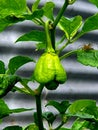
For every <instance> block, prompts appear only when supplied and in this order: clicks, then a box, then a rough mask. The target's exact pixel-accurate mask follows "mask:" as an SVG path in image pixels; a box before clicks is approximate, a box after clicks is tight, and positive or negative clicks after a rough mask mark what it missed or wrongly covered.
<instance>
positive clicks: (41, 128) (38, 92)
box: [35, 84, 44, 130]
mask: <svg viewBox="0 0 98 130" xmlns="http://www.w3.org/2000/svg"><path fill="white" fill-rule="evenodd" d="M43 87H44V85H42V84H40V86H39V87H38V89H36V90H35V99H36V110H37V120H38V127H39V130H44V126H43V119H42V105H41V93H42V90H43Z"/></svg>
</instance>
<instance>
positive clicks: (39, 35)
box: [16, 30, 46, 43]
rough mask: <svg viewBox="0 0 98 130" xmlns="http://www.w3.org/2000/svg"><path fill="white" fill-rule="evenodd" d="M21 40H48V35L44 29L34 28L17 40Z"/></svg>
mask: <svg viewBox="0 0 98 130" xmlns="http://www.w3.org/2000/svg"><path fill="white" fill-rule="evenodd" d="M19 41H35V42H42V43H45V42H46V36H45V32H44V31H38V30H33V31H31V32H29V33H26V34H24V35H22V36H21V37H20V38H18V39H17V41H16V42H19Z"/></svg>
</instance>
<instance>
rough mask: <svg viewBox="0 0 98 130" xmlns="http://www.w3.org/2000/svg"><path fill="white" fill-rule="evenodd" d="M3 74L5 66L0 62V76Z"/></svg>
mask: <svg viewBox="0 0 98 130" xmlns="http://www.w3.org/2000/svg"><path fill="white" fill-rule="evenodd" d="M4 73H5V64H4V62H3V61H0V74H4Z"/></svg>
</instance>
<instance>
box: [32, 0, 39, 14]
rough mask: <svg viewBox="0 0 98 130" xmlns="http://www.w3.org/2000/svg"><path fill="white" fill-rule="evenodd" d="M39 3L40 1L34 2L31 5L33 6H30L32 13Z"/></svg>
mask: <svg viewBox="0 0 98 130" xmlns="http://www.w3.org/2000/svg"><path fill="white" fill-rule="evenodd" d="M39 2H40V0H36V1H35V2H34V3H33V5H32V12H34V11H35V10H36V9H37V7H38V4H39Z"/></svg>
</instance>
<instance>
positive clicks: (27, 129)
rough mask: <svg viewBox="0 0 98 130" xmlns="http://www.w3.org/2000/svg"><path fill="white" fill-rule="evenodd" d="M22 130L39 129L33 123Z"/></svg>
mask: <svg viewBox="0 0 98 130" xmlns="http://www.w3.org/2000/svg"><path fill="white" fill-rule="evenodd" d="M24 130H39V128H38V126H37V125H36V124H35V123H33V124H30V125H28V126H27V127H26V128H25V129H24Z"/></svg>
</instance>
